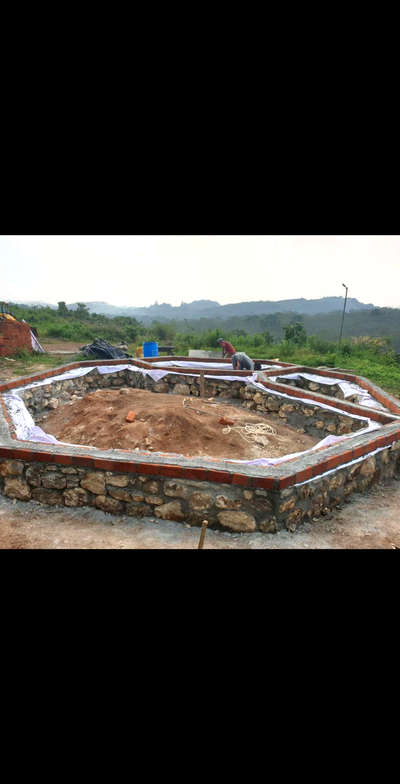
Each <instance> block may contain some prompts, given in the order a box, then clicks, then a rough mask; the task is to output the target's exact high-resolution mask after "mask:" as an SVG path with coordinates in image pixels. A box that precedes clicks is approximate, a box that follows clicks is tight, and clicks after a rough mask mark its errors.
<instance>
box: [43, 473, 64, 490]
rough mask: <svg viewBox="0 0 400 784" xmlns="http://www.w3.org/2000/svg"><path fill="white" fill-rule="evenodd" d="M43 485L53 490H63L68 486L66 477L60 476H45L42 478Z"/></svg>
mask: <svg viewBox="0 0 400 784" xmlns="http://www.w3.org/2000/svg"><path fill="white" fill-rule="evenodd" d="M42 485H43V487H48V488H50V489H51V490H62V489H63V488H64V487H66V486H67V480H66V478H65V476H59V475H58V474H45V476H44V477H43V478H42Z"/></svg>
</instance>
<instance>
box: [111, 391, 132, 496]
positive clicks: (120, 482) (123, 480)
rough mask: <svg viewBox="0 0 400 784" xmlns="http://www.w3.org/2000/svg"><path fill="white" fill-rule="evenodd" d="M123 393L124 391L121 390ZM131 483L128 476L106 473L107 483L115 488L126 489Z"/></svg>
mask: <svg viewBox="0 0 400 784" xmlns="http://www.w3.org/2000/svg"><path fill="white" fill-rule="evenodd" d="M120 391H121V392H122V389H121V390H120ZM128 482H129V476H126V474H113V473H112V471H106V483H107V486H108V485H113V486H114V487H126V486H127V484H128Z"/></svg>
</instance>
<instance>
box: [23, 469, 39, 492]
mask: <svg viewBox="0 0 400 784" xmlns="http://www.w3.org/2000/svg"><path fill="white" fill-rule="evenodd" d="M25 476H26V479H27V481H28V482H29V484H30V485H32V486H33V487H39V485H40V483H41V479H40V468H39V466H29V468H27V469H26V474H25Z"/></svg>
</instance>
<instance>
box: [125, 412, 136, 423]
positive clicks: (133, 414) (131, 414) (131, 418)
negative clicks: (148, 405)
mask: <svg viewBox="0 0 400 784" xmlns="http://www.w3.org/2000/svg"><path fill="white" fill-rule="evenodd" d="M135 417H136V412H135V411H129V413H128V414H127V415H126V417H125V420H126V422H133V421H134V419H135Z"/></svg>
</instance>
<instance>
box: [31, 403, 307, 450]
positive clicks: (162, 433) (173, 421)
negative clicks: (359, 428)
mask: <svg viewBox="0 0 400 784" xmlns="http://www.w3.org/2000/svg"><path fill="white" fill-rule="evenodd" d="M131 411H133V412H134V414H135V418H134V420H133V421H132V422H129V423H128V422H127V421H126V416H127V414H128V413H129V412H131ZM221 420H223V421H222V422H221ZM43 427H44V429H45V431H46V433H51V435H53V436H56V438H58V440H59V441H62V442H67V443H70V444H87V445H90V446H95V447H98V448H101V449H130V450H134V449H146V450H149V451H155V452H163V453H165V452H167V453H171V452H172V453H177V454H181V455H186V457H196V456H201V457H213V458H229V459H235V460H251V459H255V458H260V457H280V456H281V455H288V454H292V453H294V452H300V451H303V450H306V449H310V448H311V447H312V446H314V444H316V443H317V440H318V439H317V438H314V437H312V436H309V435H307V434H306V433H300V432H299V431H297V430H296V429H295V428H294V427H290V426H289V425H286V424H283V422H282V421H281V420H280V419H279V417H278V416H276V415H275V416H274V415H273V414H264V413H258V412H257V413H256V412H250V411H248V410H245V409H243V408H242V407H241V406H238V405H236V406H235V405H232V404H231V402H229V403H228V402H222V401H221V402H220V401H219V400H215V399H214V398H211V399H210V400H204V399H200V398H196V397H191V398H188V397H185V396H184V395H168V394H163V393H157V394H154V393H153V392H149V391H147V390H144V389H131V388H123V389H117V390H116V389H97V390H96V391H95V392H91V393H89V394H88V395H85V396H84V397H83V398H80V399H76V400H71V401H70V402H68V403H66V404H65V405H62V406H59V407H58V408H57V409H55V410H54V411H53V412H52V413H51V414H50V415H48V416H47V417H46V420H45V422H44V423H43Z"/></svg>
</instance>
